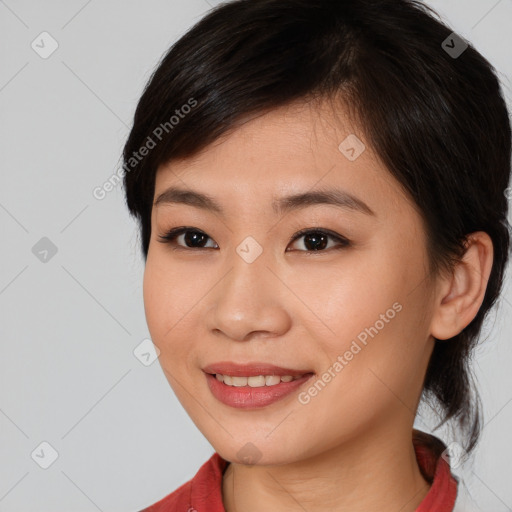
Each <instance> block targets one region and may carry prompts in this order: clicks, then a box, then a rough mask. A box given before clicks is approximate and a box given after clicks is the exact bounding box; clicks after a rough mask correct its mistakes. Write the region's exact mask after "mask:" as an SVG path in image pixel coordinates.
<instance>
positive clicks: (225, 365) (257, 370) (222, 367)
mask: <svg viewBox="0 0 512 512" xmlns="http://www.w3.org/2000/svg"><path fill="white" fill-rule="evenodd" d="M203 371H204V372H205V373H210V374H212V375H213V374H217V373H220V374H221V375H233V376H234V377H255V376H257V375H280V376H283V375H291V376H292V377H295V376H297V375H305V374H307V373H313V372H312V371H311V370H293V369H291V368H283V367H281V366H275V365H273V364H267V363H248V364H236V363H232V362H229V361H222V362H219V363H213V364H209V365H208V366H205V367H204V368H203Z"/></svg>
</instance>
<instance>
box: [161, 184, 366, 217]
mask: <svg viewBox="0 0 512 512" xmlns="http://www.w3.org/2000/svg"><path fill="white" fill-rule="evenodd" d="M161 204H186V205H189V206H193V207H196V208H200V209H202V210H206V211H212V212H215V213H218V214H219V215H224V210H223V208H222V206H221V205H220V204H219V203H218V202H217V201H216V200H215V199H213V197H210V196H208V195H206V194H203V193H201V192H197V191H195V190H190V189H183V188H179V187H175V186H171V187H169V188H168V189H166V190H165V191H164V192H162V193H161V194H159V195H158V197H157V199H156V200H155V202H154V203H153V206H158V205H161ZM322 204H324V205H332V206H337V207H340V208H343V209H346V210H352V211H356V212H361V213H365V214H366V215H372V216H376V214H375V212H374V211H373V210H372V209H371V208H370V207H369V206H368V205H367V204H366V203H365V202H363V201H362V200H361V199H359V198H357V197H356V196H354V195H352V194H349V193H348V192H346V191H344V190H338V189H334V188H324V189H319V190H314V191H309V192H302V193H298V194H293V195H289V196H285V197H281V198H278V199H275V200H274V201H273V202H272V209H273V211H274V213H275V214H276V215H278V214H283V213H287V212H289V211H292V210H298V209H301V208H307V207H308V206H314V205H322Z"/></svg>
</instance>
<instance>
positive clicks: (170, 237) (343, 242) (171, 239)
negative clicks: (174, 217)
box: [159, 227, 351, 254]
mask: <svg viewBox="0 0 512 512" xmlns="http://www.w3.org/2000/svg"><path fill="white" fill-rule="evenodd" d="M188 231H190V232H193V233H199V234H202V235H206V236H207V237H208V239H210V240H212V238H210V237H209V236H208V235H207V234H206V233H204V232H203V231H201V230H199V229H196V228H193V227H178V228H173V229H171V230H169V231H167V232H166V233H165V234H164V235H159V241H160V242H162V243H164V244H171V245H175V247H174V249H178V250H181V249H183V250H186V251H198V250H205V249H214V247H184V246H181V245H176V242H175V239H176V238H177V237H178V236H180V235H182V234H183V233H186V232H188ZM312 233H313V234H322V235H325V236H327V237H329V238H332V239H333V240H335V241H337V242H338V243H339V244H340V245H338V246H337V247H330V248H329V249H321V250H318V251H303V250H300V249H295V250H298V252H305V253H308V254H311V253H315V254H317V253H321V252H329V251H330V250H339V249H345V248H346V247H348V246H350V245H351V241H350V240H348V239H347V238H345V237H343V236H341V235H338V234H337V233H334V232H333V231H330V230H328V229H321V228H306V229H302V230H300V231H299V232H297V233H295V234H294V235H293V236H292V237H291V238H290V240H289V242H288V243H289V244H290V243H292V242H295V240H297V239H299V238H301V237H303V236H304V235H309V234H312Z"/></svg>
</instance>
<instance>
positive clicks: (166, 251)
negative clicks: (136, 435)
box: [144, 103, 492, 512]
mask: <svg viewBox="0 0 512 512" xmlns="http://www.w3.org/2000/svg"><path fill="white" fill-rule="evenodd" d="M351 133H355V134H357V136H358V137H359V139H361V140H363V142H365V144H366V150H365V151H363V153H362V154H361V155H360V156H359V157H358V158H357V159H356V160H355V161H350V160H349V159H347V158H346V157H345V156H344V155H343V154H342V153H341V152H340V150H339V149H338V146H339V144H340V142H341V141H343V140H344V139H345V138H346V137H347V135H349V134H351ZM171 185H179V186H181V187H184V188H191V189H194V190H197V191H199V192H203V193H206V194H209V195H211V196H212V197H213V198H215V200H217V201H218V202H219V203H220V204H221V205H222V207H223V209H224V210H225V211H224V215H223V216H221V215H220V214H218V213H212V212H208V211H204V210H201V209H199V208H196V207H193V206H190V205H184V204H165V203H164V204H160V205H158V206H155V207H153V211H152V233H151V242H150V245H149V252H148V257H147V261H146V267H145V273H144V304H145V312H146V319H147V322H148V327H149V330H150V333H151V336H152V340H153V342H154V344H155V345H156V346H157V347H158V349H159V350H160V357H159V360H160V364H161V366H162V368H163V370H164V372H165V375H166V377H167V379H168V381H169V383H170V385H171V386H172V388H173V390H174V391H175V393H176V396H177V397H178V399H179V401H180V402H181V404H182V405H183V407H184V408H185V410H186V411H187V413H188V414H189V415H190V417H191V419H192V420H193V421H194V423H195V424H196V425H197V427H198V429H199V430H200V431H201V432H202V433H203V434H204V435H205V437H206V438H207V439H208V441H209V442H210V443H211V444H212V446H213V447H214V448H215V450H216V451H217V452H218V453H219V454H220V455H221V457H223V458H224V459H226V460H228V461H230V462H231V463H230V464H229V466H228V468H227V470H226V471H225V473H224V477H223V484H222V494H223V501H224V505H225V509H226V511H227V512H235V511H242V510H243V511H245V512H253V511H261V510H265V509H270V510H290V511H301V512H302V511H303V510H307V511H308V512H316V511H327V510H329V511H333V510H335V511H349V510H350V511H352V512H354V511H365V512H368V511H373V510H375V511H377V510H378V511H380V512H387V511H390V512H391V511H392V512H396V511H398V510H400V511H401V512H412V511H414V510H415V509H416V508H417V506H418V505H419V504H420V503H421V501H422V500H423V498H424V497H425V495H426V494H427V492H428V490H429V485H428V483H427V482H426V481H425V480H424V479H423V477H422V476H421V473H420V471H419V467H418V464H417V461H416V457H415V452H414V449H413V445H412V441H411V439H412V429H413V423H414V418H415V413H416V409H417V405H418V401H419V398H420V394H421V390H422V385H423V379H424V375H425V372H426V368H427V364H428V361H429V358H430V355H431V353H432V350H433V347H434V338H433V337H434V336H435V337H437V338H439V339H448V338H450V337H452V336H454V335H456V334H457V333H459V332H460V331H461V330H462V329H463V328H464V327H465V326H466V325H467V324H469V322H470V321H471V320H472V319H473V318H474V316H475V315H476V314H477V312H478V309H479V307H480V305H481V303H482V301H483V297H484V293H485V287H486V285H487V280H488V277H489V273H490V269H491V265H492V243H491V240H490V238H489V237H488V235H487V234H486V233H482V232H478V233H473V234H472V236H471V237H470V242H469V245H468V250H467V252H466V255H465V257H464V260H463V262H462V263H461V264H460V265H458V266H457V267H456V268H455V269H454V271H453V273H451V274H449V275H446V276H444V277H441V276H437V277H436V278H435V279H428V277H429V271H428V269H429V267H428V260H427V252H426V240H425V232H424V227H423V222H422V219H421V217H420V215H419V213H418V212H417V210H416V209H415V207H414V205H413V203H412V202H411V201H410V200H409V198H408V197H407V196H406V195H405V193H404V192H403V190H402V188H401V187H400V185H399V183H398V182H397V181H396V180H395V179H394V178H393V177H392V176H391V175H390V174H389V173H388V172H387V170H386V169H385V167H384V165H383V164H382V162H380V160H379V159H378V157H377V156H376V154H375V153H374V152H373V151H372V149H371V147H370V145H369V144H368V143H367V142H366V141H365V139H364V136H363V134H362V133H361V131H360V130H359V129H358V128H357V127H356V126H354V125H353V124H352V123H350V122H349V119H348V117H347V116H346V115H345V111H344V110H343V109H341V108H338V111H337V114H336V116H335V115H334V113H333V111H332V109H331V108H329V107H328V106H327V105H325V104H323V103H322V104H313V103H309V104H307V103H306V104H305V103H300V104H299V103H294V104H291V105H288V106H287V107H282V108H279V109H275V110H272V111H270V112H267V113H265V114H262V115H259V116H257V117H253V118H251V119H249V120H248V121H247V122H245V123H244V124H242V125H241V126H239V127H237V128H236V129H235V130H234V131H232V132H230V133H229V134H228V135H226V136H224V137H222V138H221V139H220V140H218V141H217V142H216V143H214V144H212V145H210V146H209V147H207V148H206V149H205V150H204V151H202V152H200V153H199V154H197V155H195V156H194V157H192V158H187V159H181V160H176V161H172V162H171V163H167V164H166V165H163V166H161V167H160V168H159V169H158V173H157V176H156V185H155V196H154V197H155V198H156V197H158V195H159V194H160V193H161V192H163V191H164V190H165V189H166V188H167V187H169V186H171ZM320 186H322V187H324V186H325V187H336V188H338V189H343V190H345V191H348V192H349V193H351V194H353V195H355V196H356V197H358V198H359V199H361V200H362V201H364V202H365V203H366V204H367V205H368V206H369V207H370V208H371V209H372V210H373V211H374V212H375V215H374V216H371V215H366V214H364V213H361V212H358V211H354V210H349V209H346V208H341V207H338V206H332V205H315V206H308V207H306V208H302V209H300V210H297V211H291V212H288V213H286V214H281V215H278V214H276V213H274V211H273V210H272V208H271V206H270V204H271V201H272V200H273V199H274V198H277V197H280V196H282V195H287V194H291V193H296V192H305V191H311V190H316V189H318V187H320ZM179 226H192V227H193V228H195V229H198V230H200V231H202V232H204V233H206V235H207V236H208V237H209V238H207V239H206V240H205V241H204V242H203V244H201V243H199V244H197V243H196V247H204V246H205V245H206V246H207V248H206V249H205V248H203V249H201V248H199V249H197V248H196V249H194V248H189V249H188V250H187V245H186V242H185V240H184V237H183V236H179V237H178V239H176V240H175V241H174V245H172V244H169V243H167V244H166V243H162V242H160V241H159V239H158V236H159V235H164V234H165V233H166V232H167V231H168V230H169V229H171V228H174V227H179ZM304 228H325V229H329V230H332V231H334V232H335V233H338V234H339V235H341V236H343V237H346V238H348V240H350V241H351V244H350V245H349V246H347V247H344V248H342V249H339V250H336V249H331V247H335V246H338V247H339V243H338V242H337V241H336V240H334V239H328V240H329V242H328V243H329V246H328V247H327V248H325V249H321V250H319V251H317V252H316V253H308V252H307V249H308V248H311V244H310V245H309V246H308V245H305V244H306V243H307V241H306V238H305V237H304V236H302V237H301V238H298V239H296V240H295V241H292V242H290V238H291V237H292V235H294V234H295V233H297V232H298V231H299V230H301V229H304ZM248 236H251V237H253V238H254V239H255V240H256V241H257V242H258V243H259V245H260V246H261V248H262V249H263V252H262V254H261V255H260V256H259V257H258V258H256V260H255V261H254V262H252V263H247V262H246V261H245V260H244V259H242V258H241V257H240V256H239V254H238V253H237V252H236V248H237V246H238V245H239V244H240V243H241V242H242V241H243V240H244V239H245V238H246V237H248ZM192 243H193V242H192ZM188 247H190V245H189V246H188ZM287 249H288V250H287ZM394 303H399V304H400V305H401V306H402V309H401V311H400V312H398V313H396V315H395V316H394V318H393V319H392V320H389V321H388V322H387V323H385V326H384V328H382V329H380V330H379V332H378V334H377V335H374V337H373V338H371V337H370V338H369V339H368V343H367V345H366V346H364V347H363V348H362V350H361V351H360V352H358V353H357V355H355V356H354V357H353V359H352V360H351V361H349V362H348V364H346V366H344V367H343V369H342V370H341V371H340V372H338V373H337V374H336V377H334V378H333V379H332V380H331V381H330V382H329V383H328V384H327V385H326V386H325V387H324V388H323V389H322V390H321V392H319V393H318V394H317V395H316V396H314V397H312V398H311V400H310V402H309V403H307V404H305V405H303V404H301V403H299V402H298V400H297V394H298V393H293V394H291V395H289V396H287V397H286V398H284V399H282V400H280V401H278V402H276V403H274V404H272V405H270V406H267V407H264V408H259V409H251V410H242V409H235V408H232V407H229V406H227V405H224V404H222V403H221V402H219V401H218V400H217V399H216V398H215V397H214V396H213V395H212V394H211V392H210V390H209V388H208V386H207V382H206V378H205V376H204V374H203V372H202V370H201V368H203V367H204V366H206V365H207V364H211V363H214V362H218V361H234V362H237V363H247V362H254V361H261V362H268V363H272V364H276V365H279V366H284V367H289V368H297V369H303V370H305V371H314V372H315V374H316V377H315V380H316V379H318V378H319V376H321V375H322V374H323V373H324V372H325V371H326V370H327V369H328V368H329V367H332V365H333V363H334V362H335V361H336V360H337V357H338V356H339V355H343V354H344V353H345V352H346V350H348V349H349V347H350V345H351V343H352V341H353V340H354V339H356V338H357V335H358V334H360V333H361V332H362V331H364V329H365V328H369V327H370V326H374V325H375V324H376V321H377V320H379V318H381V316H380V315H381V314H384V313H385V312H386V311H387V310H389V309H390V308H392V305H393V304H394ZM310 385H311V383H309V384H307V387H306V388H301V389H300V390H299V391H304V389H306V390H307V389H308V388H309V386H310ZM248 442H250V443H252V444H253V445H255V446H256V447H257V449H258V450H259V452H260V458H259V460H257V461H256V464H254V465H247V464H244V461H243V460H242V458H241V455H240V453H242V454H243V453H244V452H243V450H244V447H245V446H246V443H248ZM245 449H246V448H245ZM240 451H241V452H240ZM193 505H194V504H192V506H193Z"/></svg>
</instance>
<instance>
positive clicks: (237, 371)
mask: <svg viewBox="0 0 512 512" xmlns="http://www.w3.org/2000/svg"><path fill="white" fill-rule="evenodd" d="M203 372H204V373H205V375H206V379H207V383H208V387H209V388H210V391H211V392H212V394H213V396H214V397H215V398H217V400H219V401H220V402H222V403H223V404H225V405H228V406H231V407H235V408H241V409H254V408H260V407H266V406H268V405H270V404H273V403H275V402H277V401H278V400H281V399H283V398H284V397H286V396H288V395H289V394H290V393H292V392H293V391H296V390H297V389H298V388H300V387H301V386H302V385H304V384H305V383H306V382H307V381H309V380H310V379H311V377H313V375H315V373H314V372H313V371H311V370H299V369H291V368H283V367H279V366H275V365H270V364H265V363H253V364H246V365H240V364H235V363H228V362H223V363H217V364H213V365H209V366H207V367H205V368H203Z"/></svg>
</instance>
